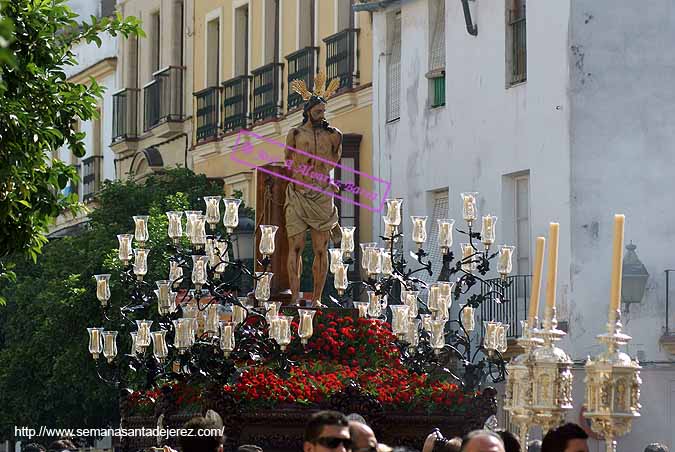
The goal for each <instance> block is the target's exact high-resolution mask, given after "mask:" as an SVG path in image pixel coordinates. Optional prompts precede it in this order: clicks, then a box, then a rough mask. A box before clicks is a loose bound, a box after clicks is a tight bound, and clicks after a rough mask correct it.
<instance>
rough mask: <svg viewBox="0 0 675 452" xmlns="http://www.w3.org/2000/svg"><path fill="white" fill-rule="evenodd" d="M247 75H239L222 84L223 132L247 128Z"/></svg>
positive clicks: (248, 78)
mask: <svg viewBox="0 0 675 452" xmlns="http://www.w3.org/2000/svg"><path fill="white" fill-rule="evenodd" d="M250 80H251V77H250V76H249V75H241V76H239V77H235V78H233V79H231V80H228V81H226V82H223V131H225V132H231V131H233V130H238V129H243V128H246V127H247V126H248V119H249V116H248V90H249V88H248V85H249V82H250Z"/></svg>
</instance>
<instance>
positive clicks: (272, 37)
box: [263, 1, 279, 64]
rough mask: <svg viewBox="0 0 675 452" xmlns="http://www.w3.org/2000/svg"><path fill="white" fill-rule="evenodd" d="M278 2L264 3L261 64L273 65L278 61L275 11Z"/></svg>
mask: <svg viewBox="0 0 675 452" xmlns="http://www.w3.org/2000/svg"><path fill="white" fill-rule="evenodd" d="M277 5H278V2H276V1H267V2H265V3H264V7H265V22H264V24H263V27H264V28H263V35H264V37H265V42H264V46H265V48H264V60H263V64H269V63H274V62H275V61H277V60H278V59H279V51H278V47H277V46H278V43H279V27H278V23H279V11H278V10H277Z"/></svg>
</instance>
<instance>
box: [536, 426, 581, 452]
mask: <svg viewBox="0 0 675 452" xmlns="http://www.w3.org/2000/svg"><path fill="white" fill-rule="evenodd" d="M571 439H588V434H586V432H585V431H584V429H583V428H581V427H579V426H578V425H577V424H573V423H571V422H569V423H567V424H563V425H561V426H560V427H557V428H554V429H551V430H549V431H548V433H547V434H546V436H544V440H543V441H542V442H541V452H565V449H567V441H569V440H571Z"/></svg>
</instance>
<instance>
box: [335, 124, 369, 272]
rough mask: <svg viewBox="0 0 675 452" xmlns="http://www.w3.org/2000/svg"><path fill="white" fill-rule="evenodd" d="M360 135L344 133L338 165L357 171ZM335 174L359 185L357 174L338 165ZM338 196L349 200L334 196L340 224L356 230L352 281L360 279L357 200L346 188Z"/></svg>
mask: <svg viewBox="0 0 675 452" xmlns="http://www.w3.org/2000/svg"><path fill="white" fill-rule="evenodd" d="M361 138H362V137H361V135H359V134H349V133H348V134H345V135H344V136H343V137H342V158H341V159H340V165H342V166H345V167H347V168H351V169H353V170H355V171H359V155H360V152H359V148H360V146H361ZM334 171H335V174H334V175H333V178H334V179H335V180H336V181H340V182H343V183H345V184H348V183H353V184H354V185H355V186H359V175H358V174H355V173H353V172H351V171H344V172H343V171H342V170H341V168H340V167H336V168H335V170H334ZM339 194H340V196H342V197H344V198H346V199H348V200H351V201H352V202H349V201H343V200H341V199H337V198H335V205H336V206H337V208H338V212H339V213H340V226H356V231H355V232H354V243H355V244H356V246H355V247H354V251H355V253H356V254H358V258H356V256H355V259H354V262H355V264H352V265H351V266H350V267H349V275H348V276H349V279H350V280H352V281H356V280H360V279H361V278H360V268H361V266H360V262H361V256H360V252H361V249H360V247H359V245H358V244H359V231H360V229H361V228H360V224H359V223H360V222H359V215H360V209H359V206H357V205H356V204H354V203H355V202H359V199H358V195H354V194H353V193H350V192H348V191H346V190H340V193H339ZM357 248H358V249H357Z"/></svg>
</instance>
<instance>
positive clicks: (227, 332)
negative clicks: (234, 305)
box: [220, 322, 236, 358]
mask: <svg viewBox="0 0 675 452" xmlns="http://www.w3.org/2000/svg"><path fill="white" fill-rule="evenodd" d="M235 346H236V343H235V340H234V325H232V324H231V323H227V322H220V349H221V350H222V351H223V353H224V354H225V357H226V358H227V357H228V356H230V353H232V352H233V351H234V347H235Z"/></svg>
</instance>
